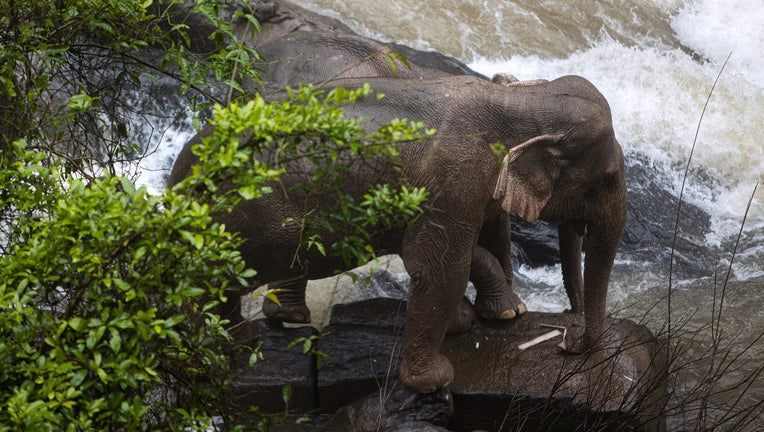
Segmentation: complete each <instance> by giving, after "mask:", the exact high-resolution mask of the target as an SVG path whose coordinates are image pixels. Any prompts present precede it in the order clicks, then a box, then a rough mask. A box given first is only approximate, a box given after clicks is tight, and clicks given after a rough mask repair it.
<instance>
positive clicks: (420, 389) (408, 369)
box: [400, 353, 454, 393]
mask: <svg viewBox="0 0 764 432" xmlns="http://www.w3.org/2000/svg"><path fill="white" fill-rule="evenodd" d="M409 357H411V356H408V355H404V357H403V360H401V368H400V379H401V382H402V383H403V385H405V386H406V387H408V388H409V389H410V390H411V391H414V392H416V393H432V392H434V391H436V390H438V389H440V388H443V387H446V386H448V385H449V384H451V383H452V382H453V381H454V366H453V365H452V364H451V362H450V361H449V360H448V359H447V358H446V357H445V356H444V355H443V354H440V353H435V355H434V356H418V357H417V358H415V359H414V360H409Z"/></svg>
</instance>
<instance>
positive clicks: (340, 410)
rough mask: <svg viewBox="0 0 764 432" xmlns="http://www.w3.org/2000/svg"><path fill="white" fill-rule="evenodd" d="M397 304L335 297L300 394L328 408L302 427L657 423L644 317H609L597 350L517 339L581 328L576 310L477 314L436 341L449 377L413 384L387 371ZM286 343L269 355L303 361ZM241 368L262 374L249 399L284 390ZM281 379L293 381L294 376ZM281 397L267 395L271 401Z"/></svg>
mask: <svg viewBox="0 0 764 432" xmlns="http://www.w3.org/2000/svg"><path fill="white" fill-rule="evenodd" d="M405 310H406V303H405V301H404V300H399V299H390V298H376V299H368V300H365V301H362V302H355V303H352V304H346V305H337V306H335V307H334V309H333V311H332V318H331V322H330V324H329V325H328V326H327V327H326V328H325V329H324V331H323V332H322V333H323V335H322V336H321V338H320V340H319V342H318V348H317V349H318V351H320V352H321V357H322V365H321V367H320V368H318V369H317V372H316V373H317V377H316V379H315V383H316V386H315V388H313V389H310V388H308V387H301V388H300V391H301V392H304V395H303V396H302V398H303V399H304V400H311V399H312V400H316V401H317V404H318V405H317V408H318V412H322V413H326V414H330V413H333V415H332V416H331V417H330V419H329V420H328V421H325V420H320V421H318V420H317V421H316V423H314V425H313V426H312V428H310V429H306V427H307V426H305V425H303V428H302V429H301V430H331V431H335V430H337V431H339V430H416V429H411V428H415V427H421V426H422V425H424V424H426V425H427V427H430V428H431V429H429V430H443V428H444V427H445V428H446V429H447V430H453V431H472V430H520V429H523V430H543V431H567V430H636V431H651V432H652V431H662V430H664V429H665V420H664V418H663V415H662V412H663V411H662V410H663V407H664V406H665V398H666V397H667V381H666V376H665V374H666V353H665V346H664V345H663V344H662V343H661V342H660V341H658V340H656V339H655V338H654V337H653V335H652V333H650V331H649V330H648V329H647V328H646V327H644V326H642V325H638V324H636V323H634V322H632V321H629V320H620V319H613V320H609V322H608V324H609V325H608V331H607V333H606V336H605V338H604V340H603V341H601V346H602V347H601V348H600V349H599V350H597V351H595V352H594V353H592V354H589V355H565V354H562V353H561V352H560V349H559V348H558V347H557V344H558V343H559V342H561V340H562V338H561V337H560V336H558V337H556V338H554V339H552V340H548V341H545V342H542V343H540V344H538V345H535V346H532V347H530V348H527V349H525V350H520V349H519V348H518V345H520V344H521V343H524V342H527V341H529V340H531V339H533V338H536V337H537V336H539V335H541V334H543V333H546V332H549V331H550V330H552V329H553V328H564V329H565V332H566V333H567V334H568V335H569V336H570V337H572V336H575V335H577V334H579V333H580V332H581V331H583V328H584V327H583V326H584V324H583V317H582V316H581V315H574V314H564V313H562V314H552V313H537V312H528V313H526V314H525V315H522V316H521V317H519V318H517V319H514V320H510V321H506V322H487V321H480V322H478V323H476V324H475V325H473V326H472V328H471V329H470V330H469V331H467V332H464V333H459V334H453V335H449V336H447V337H446V339H445V341H444V343H443V346H442V352H443V353H444V354H445V355H446V356H447V357H448V358H449V359H450V360H451V362H452V363H453V365H454V368H455V372H456V378H455V381H454V382H453V383H452V384H451V386H450V387H449V388H448V389H445V390H443V391H441V392H438V393H436V394H433V395H416V394H413V393H411V392H410V391H408V390H407V389H405V387H402V386H401V385H400V383H399V382H398V381H397V379H396V378H397V377H396V374H397V370H398V367H397V364H398V361H399V360H400V355H401V348H402V346H403V344H402V340H403V339H402V333H401V330H402V327H403V324H404V316H405ZM549 326H552V327H549ZM270 328H271V327H263V329H264V330H266V331H269V332H270V331H275V332H276V333H278V334H281V336H280V338H281V343H283V344H288V342H287V341H288V340H290V339H295V338H297V337H304V335H305V334H312V333H311V332H307V333H306V330H304V329H305V328H304V327H302V328H296V329H295V328H293V329H286V328H283V329H282V328H278V329H275V330H267V329H270ZM300 335H302V336H300ZM271 352H272V353H273V352H274V351H273V350H272V351H271ZM285 354H286V355H287V356H289V357H288V358H287V357H285V358H282V359H278V358H274V359H272V361H273V362H274V363H277V364H286V363H289V362H295V363H300V362H301V360H298V359H297V358H295V357H293V356H292V355H293V354H292V353H289V352H288V351H286V352H285ZM306 358H307V357H306ZM311 358H314V357H311ZM239 370H240V371H242V372H241V373H243V374H245V375H246V376H257V377H260V378H259V379H260V380H261V381H262V382H263V385H262V386H261V388H260V389H258V388H256V387H254V386H252V385H251V383H252V382H253V380H248V387H247V390H248V392H249V393H250V394H252V395H254V394H258V393H262V394H261V395H260V396H259V398H258V399H255V398H254V397H252V396H250V397H249V400H253V401H254V400H264V401H273V400H278V399H279V398H280V397H281V391H280V384H279V383H278V382H276V381H277V379H271V378H266V377H264V376H263V375H267V374H269V373H271V372H270V371H269V369H268V367H267V366H263V364H262V363H261V364H255V365H254V366H252V367H251V368H249V369H248V370H247V369H246V368H244V369H239ZM308 370H312V369H311V368H304V369H301V370H298V371H296V373H298V374H305V375H308V372H307V371H308ZM281 372H282V371H281V369H279V370H278V373H279V374H280V373H281ZM308 376H309V375H308ZM299 378H300V379H302V378H303V377H302V376H301V377H299ZM278 379H281V380H283V384H287V383H290V385H292V386H294V383H295V382H298V381H300V380H299V379H294V377H292V378H290V377H287V376H281V377H279V378H278ZM311 379H312V378H309V379H308V381H309V380H311ZM234 381H235V382H241V381H242V379H241V378H236V379H235V380H234ZM239 388H241V387H239ZM292 393H293V395H294V394H296V392H295V391H294V390H293V392H292ZM266 395H268V396H266ZM451 403H453V408H451ZM291 406H292V407H295V406H297V405H295V404H292V405H291ZM303 406H304V407H306V408H307V407H311V405H310V404H309V403H308V404H305V405H303ZM261 408H262V407H261ZM283 408H284V407H283V406H280V405H278V404H276V410H275V411H273V412H279V410H283ZM451 409H453V411H451ZM348 428H350V429H348ZM424 430H428V429H424Z"/></svg>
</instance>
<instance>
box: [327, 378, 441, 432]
mask: <svg viewBox="0 0 764 432" xmlns="http://www.w3.org/2000/svg"><path fill="white" fill-rule="evenodd" d="M452 414H453V403H452V400H451V393H450V392H449V391H448V389H440V390H438V391H436V392H433V393H429V394H417V393H413V392H412V391H410V390H408V389H407V388H406V387H404V386H403V385H402V384H401V383H400V382H398V381H396V382H395V383H393V384H392V386H391V388H390V389H384V390H383V389H380V390H378V391H374V392H372V393H370V394H369V395H367V396H366V397H364V398H361V399H359V400H357V401H354V402H352V403H350V404H348V405H346V406H344V407H342V408H340V409H339V410H338V411H337V412H336V413H335V414H334V415H333V416H332V417H331V419H330V420H329V423H328V425H327V428H326V430H328V431H332V432H334V431H336V432H345V431H354V432H366V431H368V432H376V431H390V432H392V431H398V432H403V431H422V430H424V431H443V430H447V429H444V428H442V426H445V425H446V423H448V419H449V418H451V415H452Z"/></svg>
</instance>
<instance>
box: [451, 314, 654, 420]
mask: <svg viewBox="0 0 764 432" xmlns="http://www.w3.org/2000/svg"><path fill="white" fill-rule="evenodd" d="M542 324H547V325H553V326H559V327H565V328H567V333H568V335H569V339H570V337H571V335H576V334H580V333H581V332H582V331H583V316H581V315H575V314H551V313H536V312H528V313H526V314H525V315H523V316H521V317H520V318H519V319H515V320H512V321H508V322H502V323H499V322H491V323H486V322H482V323H481V324H480V325H475V326H473V327H472V329H471V330H470V331H469V332H467V333H463V334H458V335H451V336H448V337H447V338H446V340H445V342H444V344H443V347H442V351H443V353H444V354H445V355H446V356H447V357H448V358H449V359H450V360H451V361H452V363H453V364H454V369H455V374H456V376H455V381H454V383H453V384H452V386H451V390H452V393H453V395H454V406H455V412H454V417H453V418H452V419H451V422H450V423H449V425H448V427H449V429H451V430H456V431H471V430H475V429H485V430H502V431H514V430H533V431H570V430H587V431H593V430H602V431H605V430H640V431H662V430H665V420H664V418H663V416H662V412H663V408H664V406H665V398H666V397H667V381H666V379H665V373H666V371H665V365H666V355H665V352H663V351H661V350H660V349H659V348H660V346H661V345H660V343H659V342H658V341H656V340H655V338H654V337H653V335H652V334H651V333H650V331H649V330H647V328H646V327H644V326H641V325H637V324H635V323H633V322H632V321H629V320H611V321H610V322H609V328H608V331H607V333H606V337H605V338H604V340H603V341H602V346H603V348H602V349H599V350H597V351H595V352H594V353H593V354H589V355H564V354H561V353H560V349H559V348H558V347H557V344H558V343H559V342H560V341H561V337H557V338H555V339H553V340H549V341H546V342H543V343H541V344H539V345H536V346H534V347H531V348H528V349H527V350H524V351H521V350H519V349H518V345H519V344H520V343H523V342H526V341H528V340H531V339H533V338H535V337H537V336H539V335H541V334H544V333H546V332H548V331H550V330H553V329H550V328H546V327H543V326H541V325H542Z"/></svg>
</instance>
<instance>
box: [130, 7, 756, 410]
mask: <svg viewBox="0 0 764 432" xmlns="http://www.w3.org/2000/svg"><path fill="white" fill-rule="evenodd" d="M298 3H300V2H298ZM301 4H302V5H303V6H305V7H307V8H309V9H311V10H314V11H317V12H320V13H323V14H325V15H329V16H333V17H336V18H339V19H341V20H342V21H343V22H345V23H346V24H348V25H350V26H351V27H353V28H354V30H356V31H357V32H359V33H361V34H363V35H366V36H371V37H374V38H377V39H380V40H384V41H396V42H399V43H403V44H407V45H410V46H412V47H415V48H419V49H425V50H437V51H439V52H441V53H444V54H447V55H451V56H454V57H456V58H458V59H460V60H462V61H464V62H465V63H467V64H468V65H469V66H471V67H472V68H473V69H475V70H477V71H479V72H481V73H483V74H485V75H488V76H490V75H492V74H493V73H495V72H500V71H501V72H510V73H512V74H514V75H516V76H517V77H518V78H520V79H533V78H548V79H551V78H555V77H558V76H561V75H566V74H577V75H582V76H584V77H586V78H588V79H589V80H590V81H592V82H593V83H594V84H595V85H596V86H597V87H598V88H599V89H600V90H601V91H602V93H603V94H604V95H605V96H606V98H607V99H608V101H609V102H610V105H611V108H612V112H613V119H614V126H615V130H616V135H617V137H618V139H619V141H620V143H621V145H622V146H623V147H624V150H626V151H627V153H628V152H637V153H640V154H642V155H646V156H647V158H648V159H649V161H650V163H651V164H653V165H654V166H656V167H660V168H661V170H666V171H667V172H668V173H670V175H669V176H667V177H666V180H665V182H664V183H665V184H664V185H663V186H664V187H665V189H666V190H668V191H670V192H671V193H672V194H673V195H674V196H679V195H680V193H683V200H684V201H685V202H688V203H692V204H695V205H697V206H699V207H701V208H702V209H704V210H705V211H706V212H708V213H709V214H710V215H711V225H710V228H709V229H708V230H707V232H705V233H703V234H704V235H705V239H704V241H705V242H706V243H707V245H708V248H709V253H713V254H715V256H714V257H713V260H714V261H717V262H718V263H719V265H718V268H717V275H716V276H715V277H704V278H696V279H681V278H676V277H675V278H673V280H672V285H673V286H674V287H677V288H676V290H675V291H674V292H673V295H672V301H671V305H672V306H671V312H672V319H673V321H674V323H677V322H680V321H681V320H682V319H685V320H687V321H688V322H687V324H685V326H684V329H695V328H701V327H703V326H705V325H709V324H710V323H711V322H712V310H714V309H713V308H714V307H715V308H716V309H715V310H716V313H718V305H719V303H720V300H719V296H720V292H719V290H718V289H720V288H721V287H722V286H724V280H725V278H726V272H727V268H728V266H729V263H730V260H731V259H732V251H733V248H734V246H735V245H736V244H737V250H736V253H737V255H736V256H735V257H734V262H733V265H732V267H731V268H732V271H731V274H730V280H729V283H728V284H727V285H726V286H727V289H726V291H725V298H724V301H723V310H722V315H721V323H722V327H723V328H724V333H723V334H722V340H723V341H725V343H729V344H731V346H732V349H733V350H734V351H735V352H739V351H740V350H741V349H742V348H744V347H745V346H747V345H749V344H753V347H752V348H751V349H750V350H748V351H747V352H746V353H745V354H744V355H743V357H742V358H743V359H751V360H752V361H748V362H747V368H746V369H743V372H739V373H737V374H732V373H729V374H728V375H729V376H726V377H725V380H723V384H724V385H731V383H732V382H733V381H734V379H739V378H740V377H741V376H742V375H740V374H741V373H744V372H745V371H751V370H754V368H755V367H758V366H760V365H761V362H762V360H761V358H762V356H764V347H763V346H762V345H764V341H760V340H758V341H757V337H759V336H760V335H761V334H762V333H763V332H764V311H762V306H764V186H761V187H759V189H758V192H756V193H755V195H753V197H752V192H753V191H754V188H755V186H756V185H757V183H758V182H759V181H761V180H762V179H764V72H762V71H764V55H762V53H763V52H764V30H763V27H762V24H761V23H762V22H764V2H763V1H762V0H725V1H722V0H630V1H625V0H607V1H596V2H593V1H590V0H519V1H512V2H510V1H507V0H481V1H457V0H424V1H418V2H412V1H403V0H386V1H375V2H370V1H368V0H308V1H306V2H301ZM728 57H729V60H728V61H727V63H726V66H724V69H723V71H722V67H723V66H722V65H723V64H724V63H725V61H726V60H727V58H728ZM720 71H721V75H720V76H719V80H718V83H717V84H716V87H715V88H714V89H713V93H712V94H711V91H712V86H713V84H714V81H715V79H716V77H717V75H719V73H720ZM709 94H711V97H710V100H709V101H708V106H707V108H706V110H705V114H704V115H703V120H702V123H699V122H700V118H701V114H702V112H703V110H704V105H705V104H706V100H707V98H708V97H709ZM699 125H700V127H699ZM696 131H697V132H698V135H697V140H695V135H696ZM186 138H187V137H186V136H180V137H175V136H173V135H168V136H167V137H166V138H165V139H164V141H163V142H162V143H161V144H160V151H159V154H158V157H156V158H153V159H151V160H149V161H147V162H146V163H147V164H148V165H147V166H146V167H145V168H146V172H147V175H146V176H144V180H143V181H144V182H147V183H149V184H151V185H154V186H155V187H161V185H162V180H161V179H162V176H163V175H166V170H167V168H168V167H169V162H170V161H171V160H172V155H174V154H175V153H176V152H177V151H178V150H179V148H180V146H182V144H183V141H185V139H186ZM693 145H695V147H694V151H693ZM690 157H691V162H690V165H689V167H690V176H689V177H688V181H687V184H686V185H685V187H684V191H683V192H681V191H682V184H683V178H684V172H685V168H686V167H687V164H688V160H690ZM151 164H154V165H151ZM152 166H153V168H156V169H158V171H154V172H152V171H151V168H152ZM163 170H164V171H163ZM630 187H638V185H630ZM751 198H753V201H752V203H751V205H750V208H748V209H747V205H748V202H749V199H751ZM746 211H747V219H746V220H745V225H744V226H743V229H742V237H741V240H740V242H739V244H738V243H737V241H736V238H737V235H738V232H739V230H740V229H741V224H742V222H743V218H744V215H745V214H746ZM665 212H667V213H672V214H673V213H675V212H676V208H674V207H667V208H665ZM668 229H671V227H669V228H668ZM711 251H713V252H711ZM681 252H682V251H677V253H681ZM656 256H658V255H656ZM631 258H632V257H629V256H625V255H623V254H621V255H620V256H619V258H618V262H617V265H616V268H615V270H614V273H613V280H612V283H611V288H610V297H609V304H610V309H611V311H613V313H616V314H618V315H620V316H631V317H637V318H640V317H644V318H645V322H646V324H647V325H648V326H650V327H651V328H652V329H653V330H654V331H658V330H659V329H660V328H661V326H662V325H663V324H664V323H665V322H666V321H667V319H668V310H667V307H668V304H667V301H666V299H665V296H666V294H667V292H668V287H669V277H668V275H667V274H666V272H665V271H657V270H654V269H656V268H667V267H666V266H664V264H666V263H656V262H649V261H647V262H646V261H644V260H642V261H635V260H633V259H631ZM517 279H518V281H519V284H518V285H519V287H518V290H519V292H520V294H521V295H522V296H523V297H524V299H525V300H526V301H527V302H528V304H529V306H530V308H531V309H537V310H552V311H556V310H561V309H563V308H564V307H566V302H567V300H566V297H565V294H564V292H563V290H562V286H561V285H562V283H561V277H560V272H559V268H535V269H529V268H521V269H518V278H517ZM715 288H717V292H716V294H715ZM715 295H716V297H715ZM700 355H701V354H700V349H699V348H698V349H696V350H693V351H691V352H690V353H688V354H687V356H688V357H692V356H700ZM693 367H694V366H693ZM690 369H693V368H690ZM702 376H703V371H702V370H697V371H694V372H691V373H689V374H688V376H687V377H686V379H685V382H684V383H681V384H679V385H678V386H677V391H682V390H684V391H686V390H687V388H690V387H691V386H693V385H696V384H697V382H698V381H700V380H702V378H701V377H702ZM738 393H739V392H738ZM735 394H737V393H733V395H732V396H729V395H727V396H724V397H727V398H734V396H735ZM762 399H764V377H759V379H758V381H757V383H755V384H754V385H753V387H752V388H751V389H749V390H748V391H747V392H746V394H745V395H744V399H743V400H744V401H746V402H751V401H757V400H762ZM676 421H682V420H681V419H680V420H676Z"/></svg>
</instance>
